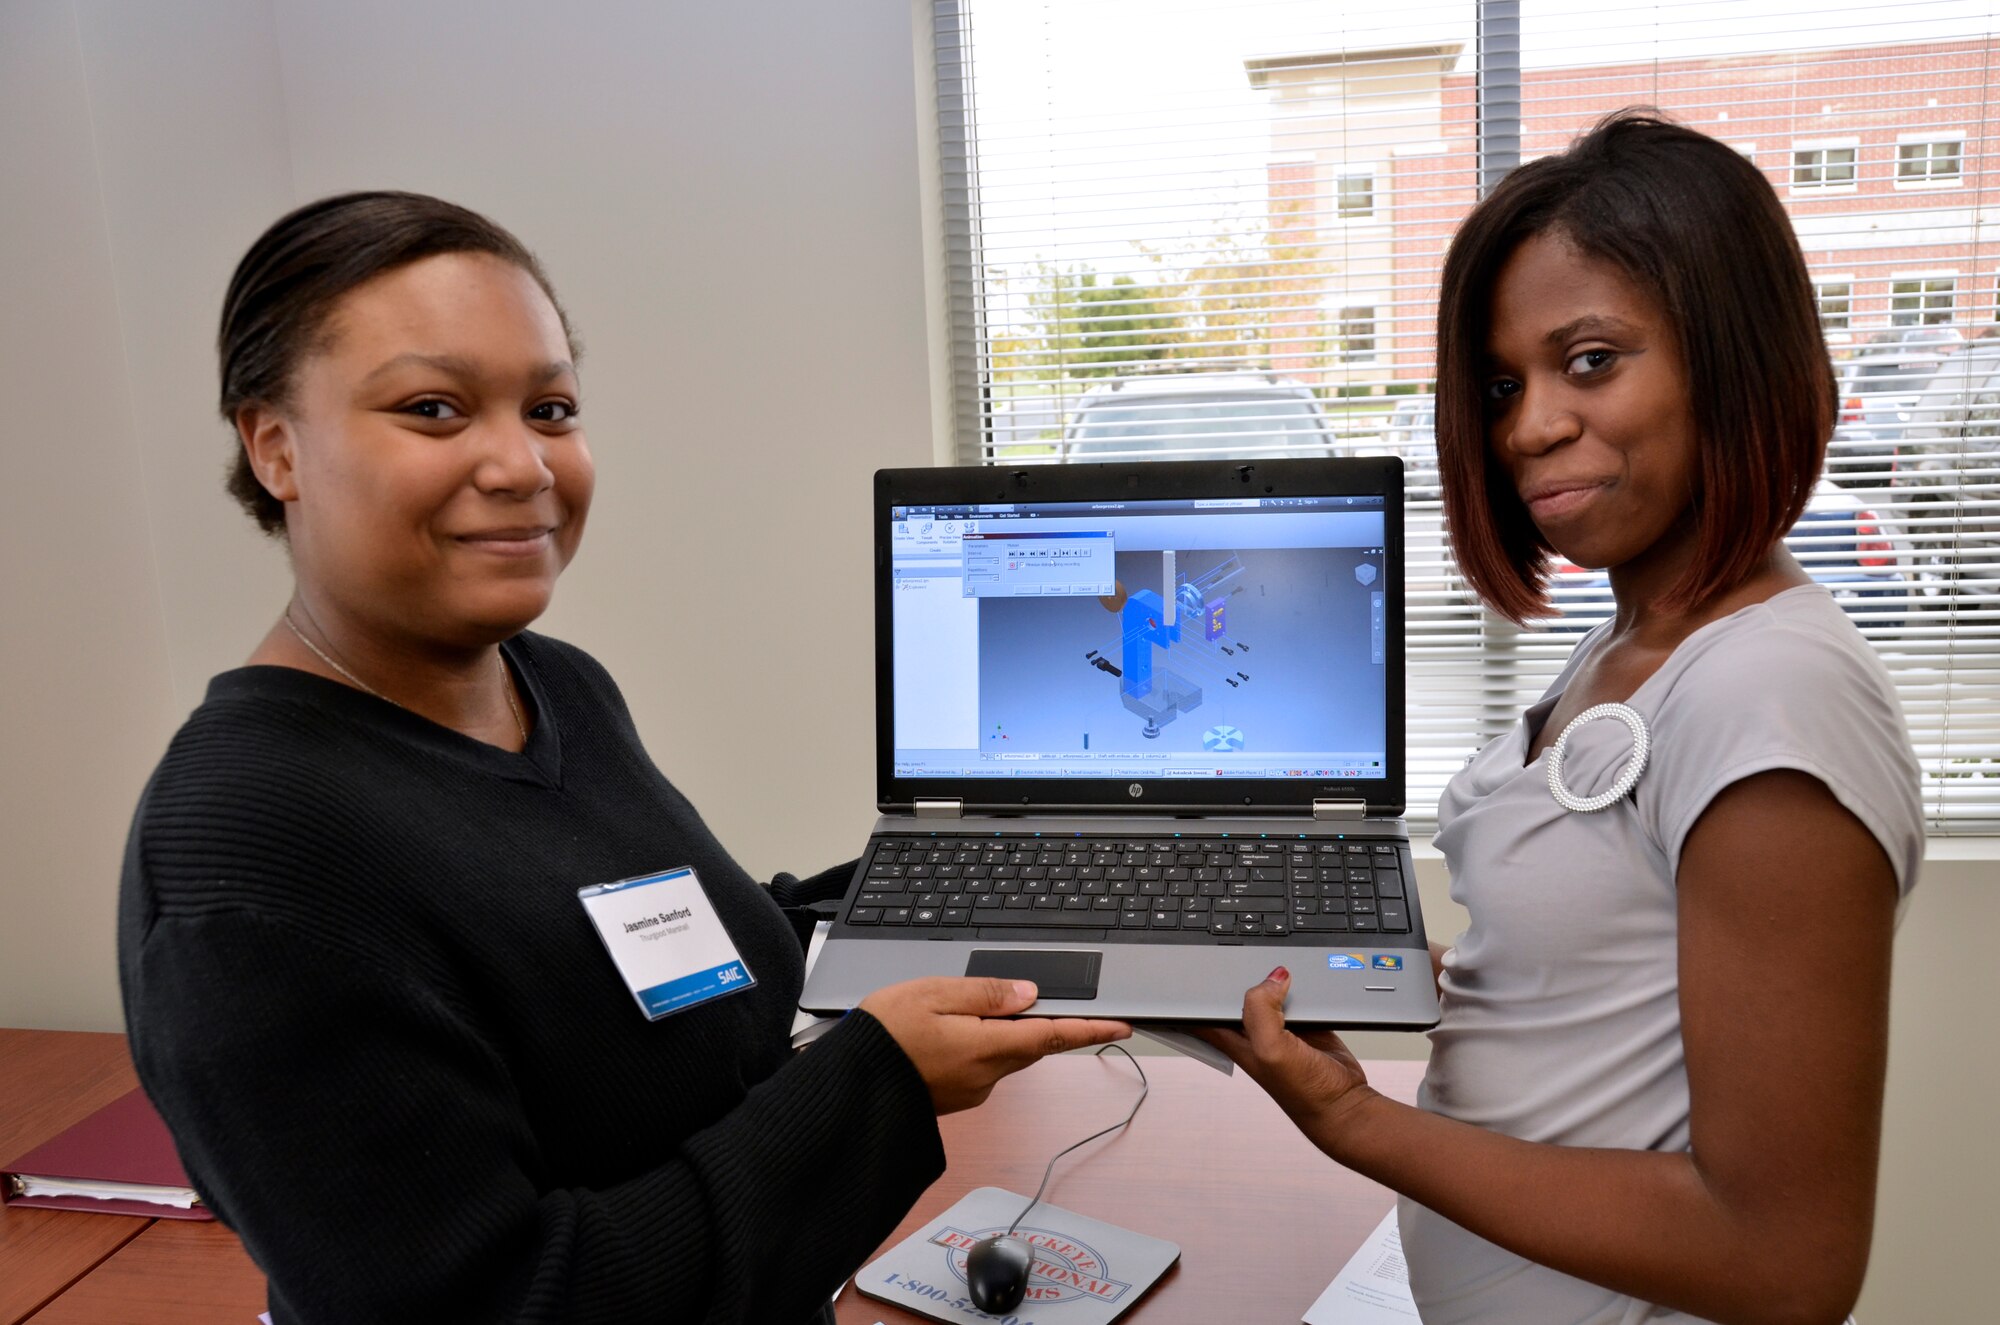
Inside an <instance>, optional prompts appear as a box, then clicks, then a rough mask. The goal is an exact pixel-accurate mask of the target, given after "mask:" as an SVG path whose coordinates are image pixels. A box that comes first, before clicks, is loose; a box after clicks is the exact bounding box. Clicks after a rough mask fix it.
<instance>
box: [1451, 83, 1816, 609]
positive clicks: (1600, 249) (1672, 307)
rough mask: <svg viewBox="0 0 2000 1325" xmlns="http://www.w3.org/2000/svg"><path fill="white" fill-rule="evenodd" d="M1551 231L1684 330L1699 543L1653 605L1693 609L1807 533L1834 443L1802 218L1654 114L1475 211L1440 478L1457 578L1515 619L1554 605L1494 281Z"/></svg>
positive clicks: (1592, 139) (1737, 157)
mask: <svg viewBox="0 0 2000 1325" xmlns="http://www.w3.org/2000/svg"><path fill="white" fill-rule="evenodd" d="M1541 234H1555V235H1560V236H1561V237H1562V238H1563V239H1565V240H1567V241H1568V242H1569V243H1570V244H1572V245H1574V246H1575V247H1576V249H1577V250H1578V251H1579V252H1581V253H1584V254H1586V255H1588V256H1590V257H1592V258H1596V259H1598V260H1600V261H1603V262H1608V263H1610V264H1611V265H1613V266H1615V267H1617V268H1618V269H1619V270H1620V271H1622V272H1624V273H1625V275H1626V276H1627V277H1628V278H1629V279H1631V280H1632V281H1633V282H1635V283H1636V284H1637V285H1638V286H1639V288H1640V289H1642V290H1644V291H1646V292H1647V293H1649V294H1650V295H1651V296H1652V297H1653V298H1654V299H1655V300H1657V301H1658V303H1659V305H1660V308H1661V309H1662V310H1663V311H1664V312H1665V314H1666V318H1667V321H1668V323H1669V325H1671V326H1672V327H1673V329H1674V334H1675V336H1676V337H1677V340H1678V343H1679V348H1680V352H1681V361H1682V363H1683V364H1684V365H1685V366H1686V371H1687V390H1688V403H1689V408H1690V411H1691V414H1692V417H1693V420H1694V427H1695V434H1696V438H1697V445H1698V447H1699V448H1700V458H1699V461H1698V466H1697V474H1698V477H1697V479H1696V483H1697V488H1696V491H1695V492H1694V494H1693V518H1694V520H1695V524H1696V535H1695V539H1696V541H1695V556H1694V560H1693V561H1692V563H1691V564H1690V565H1689V567H1688V570H1687V573H1686V574H1685V575H1684V576H1682V577H1681V579H1680V581H1679V582H1678V583H1676V584H1674V585H1673V586H1671V587H1670V588H1669V589H1668V590H1667V592H1666V593H1665V595H1664V596H1663V597H1662V598H1661V599H1660V601H1659V602H1658V604H1656V605H1657V606H1658V607H1660V608H1663V609H1665V610H1667V611H1687V610H1690V609H1693V608H1695V607H1697V606H1699V605H1700V604H1702V603H1704V602H1707V601H1708V600H1710V599H1711V598H1713V597H1714V596H1715V595H1717V594H1719V593H1722V592H1723V591H1724V590H1727V589H1729V588H1730V587H1732V586H1734V585H1736V584H1737V583H1739V582H1741V581H1742V580H1743V579H1744V578H1745V577H1746V576H1748V575H1749V574H1750V573H1751V572H1752V571H1754V570H1755V569H1756V568H1757V567H1758V566H1759V565H1760V564H1762V562H1763V561H1764V559H1765V557H1766V556H1767V555H1768V554H1769V553H1770V550H1771V548H1772V547H1773V546H1775V545H1776V544H1777V543H1778V541H1779V540H1780V539H1782V538H1783V537H1784V536H1785V532H1786V531H1787V530H1789V529H1790V528H1791V527H1792V525H1793V524H1794V523H1795V522H1796V521H1797V520H1798V518H1799V516H1800V514H1801V513H1803V512H1804V510H1805V508H1806V503H1807V502H1808V501H1809V500H1811V498H1812V492H1813V486H1814V484H1815V483H1816V482H1817V480H1818V477H1819V470H1820V465H1821V463H1822V461H1823V460H1824V459H1825V456H1826V444H1827V439H1828V438H1829V437H1830V436H1831V435H1832V433H1833V422H1834V412H1835V408H1836V399H1837V397H1836V388H1835V385H1834V378H1833V365H1832V364H1831V362H1829V360H1828V358H1827V353H1826V344H1825V342H1824V341H1823V340H1822V339H1821V337H1820V329H1819V313H1818V309H1817V306H1816V305H1815V303H1814V301H1813V292H1812V282H1811V280H1810V278H1808V276H1807V275H1806V264H1805V258H1804V256H1803V255H1802V254H1801V253H1800V252H1799V245H1798V240H1797V238H1796V237H1795V236H1794V235H1793V233H1792V226H1791V222H1790V221H1789V220H1788V219H1787V218H1786V216H1785V210H1784V208H1783V206H1782V205H1780V203H1779V202H1778V196H1777V194H1776V193H1775V192H1773V191H1772V188H1771V186H1770V184H1769V183H1768V182H1767V181H1766V180H1765V178H1764V175H1763V172H1761V171H1759V170H1758V169H1757V167H1756V166H1754V165H1752V164H1751V163H1750V162H1749V161H1748V160H1746V159H1744V157H1743V156H1742V154H1741V153H1739V152H1737V151H1736V150H1735V149H1734V148H1732V147H1729V146H1727V145H1726V144H1724V143H1721V142H1718V141H1717V140H1715V139H1713V138H1710V137H1708V136H1706V135H1705V134H1700V133H1696V132H1695V131H1694V130H1692V129H1687V128H1683V127H1682V126H1680V125H1678V124H1674V123H1672V122H1670V121H1668V120H1666V119H1664V118H1662V117H1660V116H1659V115H1658V114H1657V113H1655V112H1651V111H1645V110H1625V111H1620V112H1618V113H1616V114H1614V115H1611V116H1609V117H1608V118H1606V119H1605V120H1603V121H1602V122H1600V123H1599V124H1598V125H1597V127H1596V128H1594V129H1592V130H1591V131H1590V132H1589V133H1587V134H1585V135H1583V136H1582V137H1581V138H1578V139H1577V140H1576V141H1575V142H1574V143H1572V144H1571V145H1570V148H1569V150H1568V151H1566V152H1563V153H1562V154H1560V155H1558V156H1551V157H1544V158H1543V159H1541V160H1539V161H1533V162H1530V163H1529V164H1527V165H1524V166H1522V167H1520V168H1519V169H1517V170H1515V171H1513V172H1512V173H1511V174H1509V175H1508V176H1507V177H1506V178H1505V179H1503V180H1502V181H1501V182H1500V184H1499V186H1498V187H1496V188H1495V189H1494V190H1493V192H1492V193H1491V194H1490V195H1489V196H1488V197H1487V198H1486V199H1485V200H1484V201H1482V202H1481V203H1479V205H1478V206H1476V207H1474V208H1473V209H1472V213H1471V215H1469V216H1467V217H1466V218H1465V223H1464V224H1463V225H1461V226H1460V227H1459V229H1458V233H1457V234H1456V235H1455V236H1454V237H1453V238H1452V241H1451V249H1450V251H1449V252H1448V253H1447V254H1446V255H1445V262H1444V276H1443V280H1442V284H1441V288H1440V290H1439V294H1438V324H1437V345H1438V380H1437V450H1438V473H1439V478H1440V481H1441V483H1442V486H1443V488H1444V507H1445V518H1446V521H1447V523H1448V525H1449V528H1450V530H1451V540H1452V546H1453V549H1454V551H1455V552H1456V553H1457V556H1458V564H1459V567H1460V569H1461V570H1462V571H1463V572H1464V574H1465V577H1466V579H1467V580H1468V581H1469V582H1470V583H1471V585H1472V587H1473V589H1474V590H1475V591H1476V592H1477V593H1478V594H1479V596H1480V598H1482V599H1483V600H1485V602H1486V604H1487V605H1488V606H1490V607H1491V608H1492V609H1493V610H1494V611H1496V612H1498V613H1500V614H1501V615H1502V616H1505V617H1507V618H1508V619H1510V620H1512V621H1514V622H1517V623H1520V622H1525V621H1527V620H1529V619H1530V618H1533V617H1538V616H1546V615H1548V613H1549V611H1550V604H1549V597H1548V583H1549V573H1550V572H1549V564H1548V553H1549V552H1551V551H1552V550H1553V549H1551V547H1550V546H1549V544H1548V542H1547V540H1545V539H1544V538H1543V537H1542V535H1541V533H1540V531H1539V530H1537V529H1536V528H1535V524H1534V521H1533V520H1532V519H1531V518H1530V517H1529V515H1528V509H1527V507H1526V506H1525V505H1523V504H1522V502H1521V499H1520V496H1519V495H1518V494H1517V493H1516V492H1515V491H1514V488H1513V484H1512V482H1511V481H1510V480H1509V478H1508V476H1507V473H1506V471H1505V470H1504V469H1503V468H1502V467H1501V466H1500V465H1498V464H1496V463H1495V462H1494V461H1493V459H1492V458H1491V456H1490V455H1489V453H1488V449H1487V437H1486V404H1485V390H1484V387H1485V377H1486V375H1487V369H1486V366H1485V365H1486V346H1487V337H1488V334H1489V331H1490V327H1489V322H1490V318H1491V312H1492V298H1493V288H1494V285H1495V283H1496V282H1497V279H1498V277H1499V275H1500V269H1501V268H1502V267H1503V266H1505V265H1506V262H1507V260H1508V258H1510V257H1512V256H1513V254H1514V251H1515V250H1516V249H1518V248H1519V247H1520V246H1521V244H1522V243H1523V242H1524V241H1526V240H1527V239H1529V238H1531V237H1533V236H1536V235H1541Z"/></svg>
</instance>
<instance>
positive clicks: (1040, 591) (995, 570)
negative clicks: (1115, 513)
mask: <svg viewBox="0 0 2000 1325" xmlns="http://www.w3.org/2000/svg"><path fill="white" fill-rule="evenodd" d="M963 546H964V552H965V596H966V597H967V598H1036V597H1068V596H1073V595H1078V594H1091V595H1093V596H1095V597H1098V598H1108V597H1110V596H1111V595H1112V594H1114V593H1116V592H1117V589H1118V577H1117V576H1116V575H1115V574H1114V573H1113V571H1114V565H1115V562H1116V560H1117V550H1116V548H1115V547H1114V546H1113V540H1112V537H1111V533H1110V531H1109V530H1095V531H1082V530H1079V531H1076V532H1061V533H1048V534H1028V533H1020V534H967V535H966V536H965V542H964V545H963Z"/></svg>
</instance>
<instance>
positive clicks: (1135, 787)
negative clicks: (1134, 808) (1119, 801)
mask: <svg viewBox="0 0 2000 1325" xmlns="http://www.w3.org/2000/svg"><path fill="white" fill-rule="evenodd" d="M1125 791H1126V793H1127V794H1128V795H1130V796H1131V797H1132V799H1133V800H1138V799H1139V798H1140V797H1141V796H1143V795H1145V794H1146V789H1145V788H1144V787H1142V786H1140V785H1139V784H1138V783H1136V782H1134V783H1133V784H1132V785H1131V786H1129V787H1127V788H1125Z"/></svg>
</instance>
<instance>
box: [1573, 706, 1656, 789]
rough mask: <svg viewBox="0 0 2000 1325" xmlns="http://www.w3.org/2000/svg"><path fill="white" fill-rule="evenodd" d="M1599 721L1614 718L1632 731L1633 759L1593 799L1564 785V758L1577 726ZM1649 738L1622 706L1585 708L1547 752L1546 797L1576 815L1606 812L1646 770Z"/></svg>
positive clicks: (1642, 721) (1635, 715) (1632, 713)
mask: <svg viewBox="0 0 2000 1325" xmlns="http://www.w3.org/2000/svg"><path fill="white" fill-rule="evenodd" d="M1598 718H1616V719H1618V721H1620V722H1622V723H1624V724H1625V725H1626V726H1627V727H1628V728H1630V729H1631V731H1632V757H1631V758H1629V759H1627V760H1626V761H1625V767H1623V768H1621V769H1619V770H1618V777H1617V778H1616V779H1615V780H1614V781H1613V782H1612V784H1611V786H1610V787H1609V788H1608V789H1607V790H1605V791H1602V792H1599V793H1598V794H1597V795H1595V796H1579V795H1577V794H1576V793H1575V792H1573V791H1571V790H1570V789H1569V788H1568V787H1565V786H1564V785H1563V756H1564V755H1565V754H1567V753H1568V752H1569V738H1570V736H1571V735H1572V734H1573V733H1574V732H1575V731H1576V729H1577V728H1578V727H1581V726H1583V724H1584V723H1586V722H1592V721H1595V720H1596V719H1598ZM1652 745H1653V742H1652V737H1651V736H1649V735H1648V734H1647V731H1646V720H1645V719H1644V718H1642V717H1640V716H1639V714H1638V713H1637V712H1636V711H1635V710H1633V709H1631V708H1628V707H1626V706H1625V705H1623V704H1599V705H1597V706H1596V707H1594V708H1587V709H1585V710H1584V711H1583V712H1581V713H1579V714H1577V715H1576V717H1575V718H1574V719H1572V720H1571V722H1570V724H1569V726H1567V727H1565V728H1563V733H1562V735H1561V736H1558V737H1557V738H1556V744H1555V748H1554V749H1552V750H1550V751H1549V795H1551V796H1554V797H1555V798H1556V804H1558V805H1560V806H1562V807H1563V808H1564V809H1565V810H1574V811H1575V812H1576V813H1578V814H1594V813H1596V812H1597V811H1598V810H1604V809H1609V808H1610V807H1611V806H1613V805H1616V804H1617V803H1618V802H1619V801H1621V800H1623V799H1624V798H1625V797H1626V796H1627V795H1629V794H1630V793H1631V791H1632V788H1633V787H1634V786H1636V785H1637V784H1638V781H1639V775H1640V774H1641V773H1643V772H1645V771H1646V756H1647V755H1649V754H1651V753H1652Z"/></svg>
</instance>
